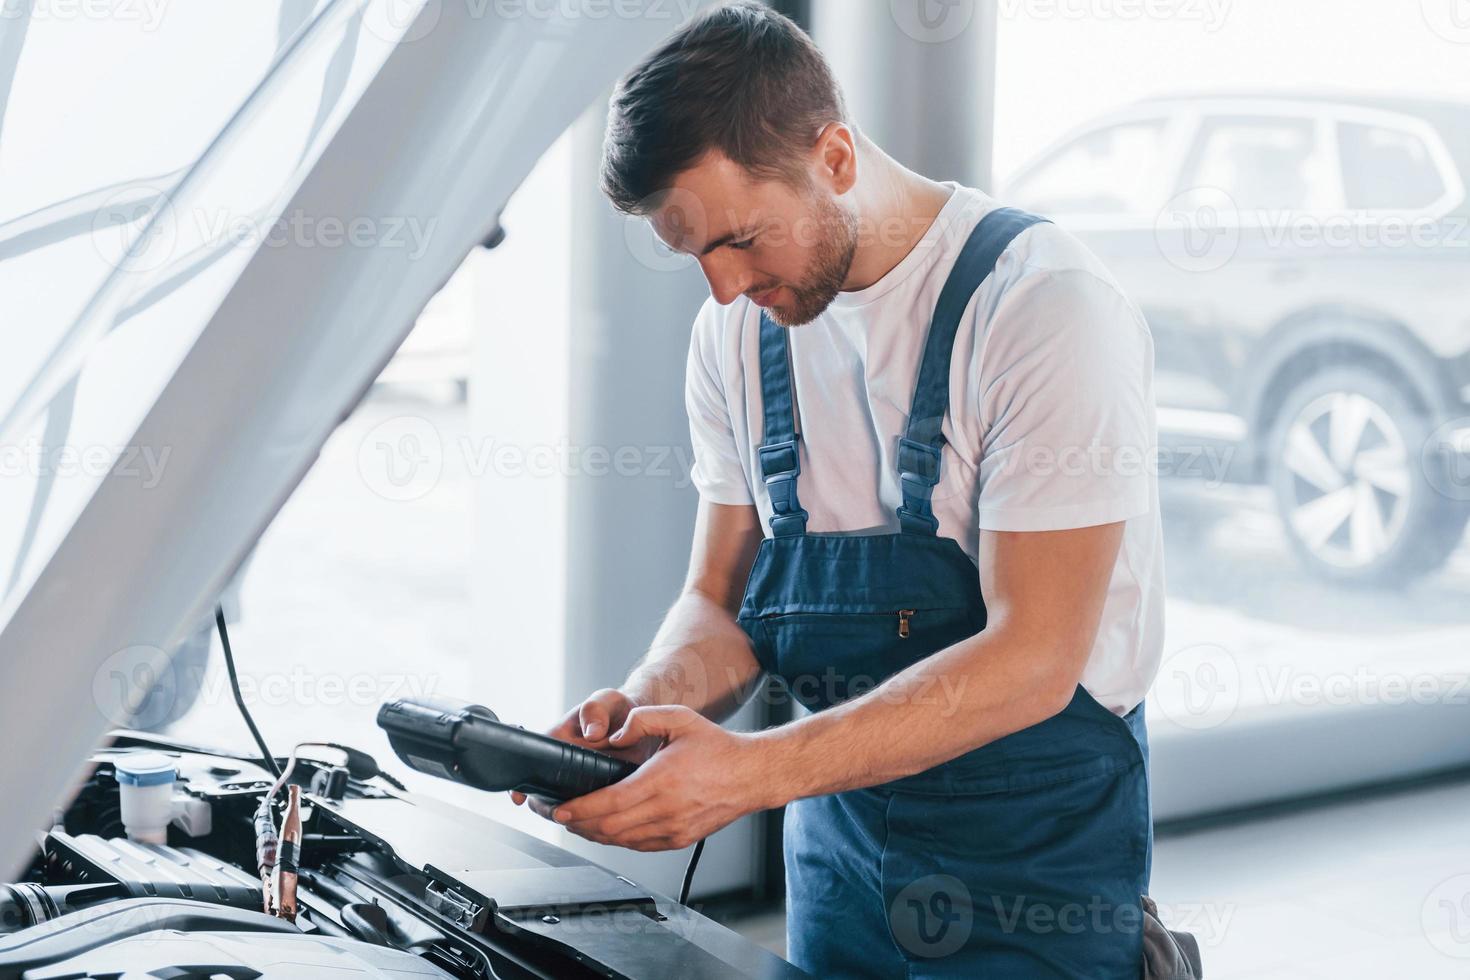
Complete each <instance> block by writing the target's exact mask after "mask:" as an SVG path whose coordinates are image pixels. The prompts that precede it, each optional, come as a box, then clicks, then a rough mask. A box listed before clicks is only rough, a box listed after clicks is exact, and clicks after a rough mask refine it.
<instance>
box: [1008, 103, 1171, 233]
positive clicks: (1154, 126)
mask: <svg viewBox="0 0 1470 980" xmlns="http://www.w3.org/2000/svg"><path fill="white" fill-rule="evenodd" d="M1164 131H1165V123H1164V120H1162V119H1148V120H1141V121H1139V122H1127V123H1121V124H1119V125H1116V126H1109V127H1107V128H1106V129H1098V130H1094V131H1092V132H1090V133H1086V134H1084V135H1082V136H1079V137H1078V138H1076V139H1075V140H1072V141H1071V142H1070V143H1067V144H1066V145H1065V146H1062V147H1061V148H1060V149H1058V150H1057V151H1056V152H1054V153H1053V154H1051V156H1049V157H1047V158H1046V159H1045V160H1043V161H1042V162H1041V163H1040V164H1038V165H1037V166H1036V167H1035V168H1034V169H1032V170H1031V171H1030V172H1029V173H1027V174H1025V175H1023V176H1022V177H1021V178H1020V179H1019V180H1018V181H1017V182H1016V184H1015V185H1014V186H1013V187H1012V188H1011V189H1010V191H1009V192H1008V194H1007V196H1008V197H1010V198H1011V199H1012V200H1014V201H1015V202H1016V203H1017V204H1018V205H1019V206H1021V207H1025V208H1029V209H1031V210H1034V211H1039V212H1042V213H1046V214H1069V213H1070V214H1129V213H1135V214H1136V213H1141V212H1147V211H1152V210H1153V209H1154V208H1155V207H1156V206H1157V204H1156V199H1157V197H1158V194H1157V191H1158V182H1157V180H1156V179H1155V172H1154V171H1155V168H1156V167H1157V166H1158V162H1159V160H1160V159H1161V158H1162V156H1163V152H1162V149H1163V146H1162V144H1163V140H1164Z"/></svg>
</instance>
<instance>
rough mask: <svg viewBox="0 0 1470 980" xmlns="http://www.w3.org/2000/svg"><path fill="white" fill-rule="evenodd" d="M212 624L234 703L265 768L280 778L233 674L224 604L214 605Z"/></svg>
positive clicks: (232, 659) (278, 767)
mask: <svg viewBox="0 0 1470 980" xmlns="http://www.w3.org/2000/svg"><path fill="white" fill-rule="evenodd" d="M214 625H216V626H218V627H219V642H220V646H222V647H223V648H224V651H225V670H227V671H229V673H230V691H231V692H232V693H233V694H234V695H235V704H237V705H239V707H240V715H241V717H243V718H244V719H245V725H246V727H248V728H249V729H250V734H251V735H252V736H254V738H255V744H256V745H258V746H260V754H261V757H262V758H263V759H264V760H265V765H266V768H267V769H269V770H270V771H271V775H273V776H275V777H276V778H277V779H280V778H281V767H280V766H279V765H277V764H276V757H275V756H273V755H271V750H270V749H268V748H266V745H265V739H263V738H261V737H260V729H259V728H256V727H255V719H254V718H251V717H250V709H249V708H246V707H245V698H244V697H243V696H242V695H241V694H240V678H239V677H237V676H235V655H234V654H233V653H231V652H230V631H229V630H227V629H225V607H224V606H215V607H214Z"/></svg>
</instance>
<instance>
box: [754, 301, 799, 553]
mask: <svg viewBox="0 0 1470 980" xmlns="http://www.w3.org/2000/svg"><path fill="white" fill-rule="evenodd" d="M789 343H790V340H789V338H788V337H787V336H786V328H784V327H781V326H779V325H777V324H776V322H775V321H773V320H772V319H771V318H770V317H768V316H766V314H765V312H764V311H762V312H761V333H760V349H761V403H762V410H763V412H764V413H765V421H764V426H765V431H764V434H763V436H762V438H761V447H760V449H758V450H757V451H756V455H757V457H758V458H759V460H760V468H761V479H762V480H764V481H765V484H766V491H767V492H768V493H769V494H770V497H771V511H772V513H771V534H772V535H773V536H774V537H778V538H784V537H787V536H789V535H796V534H805V533H806V517H807V514H806V511H804V510H802V508H801V504H800V503H799V502H798V501H797V499H796V478H797V476H798V475H799V474H800V473H801V454H800V453H799V452H798V451H797V440H798V439H799V438H800V436H799V435H798V433H797V431H796V401H795V398H794V396H793V394H792V386H791V355H790V352H789V348H788V345H789Z"/></svg>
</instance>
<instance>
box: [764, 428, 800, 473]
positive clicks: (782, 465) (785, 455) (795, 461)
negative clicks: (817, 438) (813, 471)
mask: <svg viewBox="0 0 1470 980" xmlns="http://www.w3.org/2000/svg"><path fill="white" fill-rule="evenodd" d="M800 439H801V437H800V436H793V437H792V438H790V439H787V440H786V441H785V442H773V443H771V444H770V445H767V446H762V447H760V448H759V449H757V450H756V455H757V457H759V459H760V464H761V479H763V480H765V481H766V483H768V484H769V483H770V482H771V480H772V479H773V478H775V477H780V476H783V475H785V474H788V473H789V474H791V475H792V476H797V475H799V474H800V473H801V454H800V453H799V452H797V449H796V444H797V442H798V441H799V440H800Z"/></svg>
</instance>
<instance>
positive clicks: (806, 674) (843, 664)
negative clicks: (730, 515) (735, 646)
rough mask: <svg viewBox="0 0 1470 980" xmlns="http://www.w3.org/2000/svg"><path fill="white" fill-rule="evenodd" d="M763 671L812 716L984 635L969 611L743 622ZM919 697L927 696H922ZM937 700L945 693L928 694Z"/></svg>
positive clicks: (810, 615) (784, 616) (783, 615)
mask: <svg viewBox="0 0 1470 980" xmlns="http://www.w3.org/2000/svg"><path fill="white" fill-rule="evenodd" d="M745 625H746V628H747V630H748V631H750V632H751V633H752V635H753V638H754V640H755V643H756V649H757V652H758V654H759V655H760V659H761V661H762V666H763V667H765V668H766V669H767V670H769V671H770V672H771V673H773V674H775V675H776V676H778V677H780V678H781V680H782V681H783V683H784V684H785V686H786V688H787V690H788V691H789V692H790V694H791V696H792V697H793V698H795V699H796V700H797V701H798V702H800V703H801V704H802V705H803V706H805V707H806V708H808V709H809V710H812V711H820V710H822V709H823V708H827V707H831V706H832V705H834V704H838V703H840V702H842V701H845V700H847V699H848V698H854V697H858V696H860V695H862V694H865V693H867V692H868V691H870V690H872V689H873V688H875V687H877V686H878V685H879V684H881V683H882V682H883V681H885V680H887V679H888V678H889V677H891V676H892V675H894V674H896V673H898V672H899V671H901V670H903V669H904V668H905V667H908V666H910V665H911V664H914V663H917V662H918V661H920V660H923V659H924V658H925V657H928V656H929V655H931V654H933V653H936V652H938V651H940V650H943V649H944V648H945V647H948V646H952V645H953V644H955V643H958V642H959V641H960V640H963V639H965V638H967V637H970V636H973V635H975V634H976V633H977V632H979V631H980V630H981V629H983V628H984V626H985V622H984V614H983V612H977V611H975V610H972V609H971V608H969V607H963V606H954V607H939V608H936V607H928V608H925V607H921V606H918V605H917V604H916V605H915V606H914V607H913V608H898V609H888V610H877V609H873V610H866V609H864V610H861V611H855V612H806V611H796V612H778V613H768V614H766V615H763V616H759V617H756V618H754V619H753V620H751V621H749V622H747V623H746V624H745ZM918 696H925V695H923V694H920V695H918ZM932 696H933V697H935V698H936V699H937V700H940V701H942V698H943V692H940V691H935V692H933V694H932Z"/></svg>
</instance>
